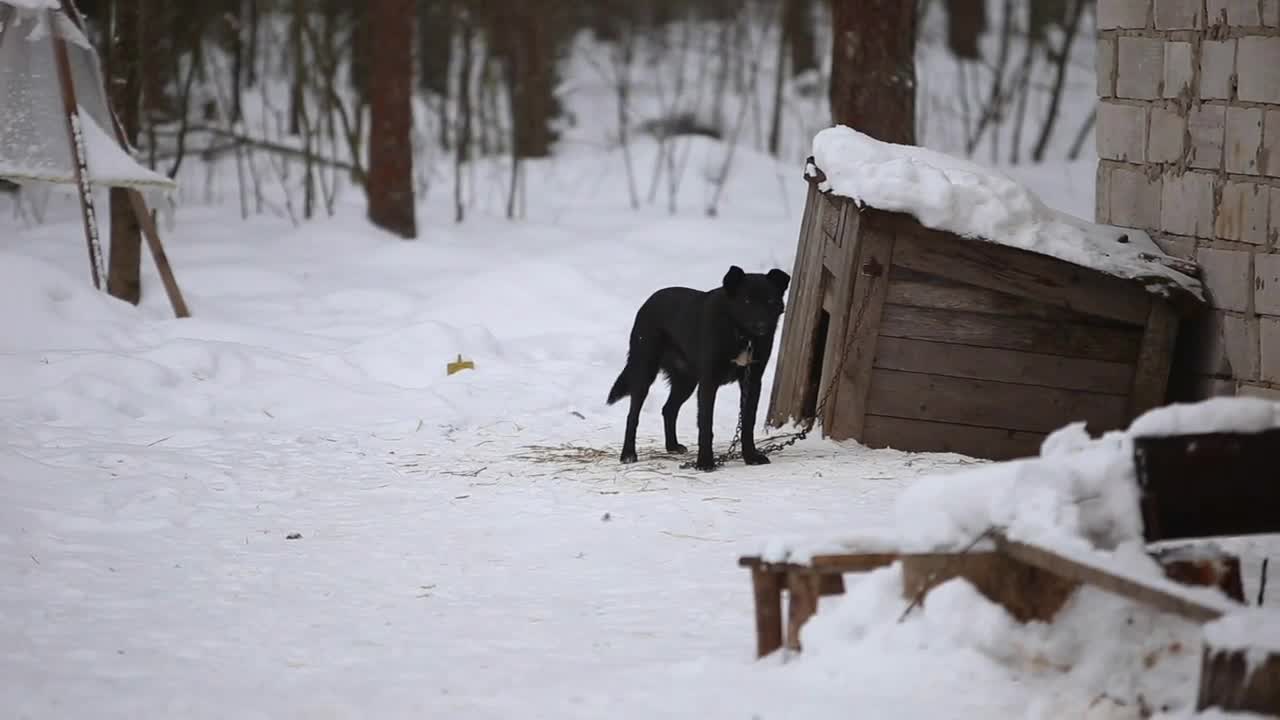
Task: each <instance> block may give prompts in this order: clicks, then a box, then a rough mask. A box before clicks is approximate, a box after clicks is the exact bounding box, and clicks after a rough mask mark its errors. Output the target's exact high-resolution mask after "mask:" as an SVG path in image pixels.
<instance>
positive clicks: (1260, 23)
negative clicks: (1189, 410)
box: [1097, 0, 1280, 399]
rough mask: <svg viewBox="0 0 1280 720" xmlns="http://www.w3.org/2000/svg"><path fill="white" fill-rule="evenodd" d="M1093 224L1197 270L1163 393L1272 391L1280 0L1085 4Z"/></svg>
mask: <svg viewBox="0 0 1280 720" xmlns="http://www.w3.org/2000/svg"><path fill="white" fill-rule="evenodd" d="M1097 17H1098V34H1099V38H1098V53H1097V69H1098V96H1099V105H1098V125H1097V143H1098V156H1099V162H1098V195H1097V215H1098V220H1099V222H1106V223H1112V224H1115V225H1123V226H1126V227H1135V228H1141V229H1143V230H1146V231H1148V232H1149V233H1150V234H1151V235H1152V237H1154V238H1155V240H1156V242H1158V243H1159V244H1160V245H1161V247H1163V248H1164V249H1165V250H1166V252H1169V253H1170V254H1171V255H1177V256H1179V257H1184V258H1192V259H1194V260H1196V262H1198V263H1199V264H1200V266H1201V268H1202V271H1203V280H1204V282H1205V286H1206V288H1207V290H1208V295H1209V298H1210V302H1211V304H1212V305H1213V312H1212V313H1210V314H1209V315H1208V316H1207V317H1206V319H1204V320H1203V321H1201V322H1198V323H1195V324H1194V325H1192V326H1190V327H1186V326H1184V330H1183V333H1182V336H1181V338H1180V340H1179V345H1178V351H1177V357H1176V359H1175V364H1174V378H1173V383H1172V387H1171V391H1172V393H1173V397H1174V399H1195V398H1202V397H1207V396H1209V395H1223V394H1228V395H1229V394H1237V393H1238V394H1250V395H1262V396H1267V397H1272V398H1275V399H1280V0H1098V15H1097Z"/></svg>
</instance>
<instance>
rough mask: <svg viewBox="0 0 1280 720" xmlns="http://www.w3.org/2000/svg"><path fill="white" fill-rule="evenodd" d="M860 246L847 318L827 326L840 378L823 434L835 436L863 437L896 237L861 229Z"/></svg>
mask: <svg viewBox="0 0 1280 720" xmlns="http://www.w3.org/2000/svg"><path fill="white" fill-rule="evenodd" d="M857 246H858V247H857V252H858V255H857V258H856V260H855V261H854V263H853V268H852V270H851V271H850V274H852V275H854V277H855V280H854V281H853V288H852V297H851V299H850V303H849V306H848V309H847V310H845V321H844V322H842V323H840V325H839V326H838V327H836V325H835V323H832V329H831V330H829V331H828V332H829V335H830V340H831V342H829V343H828V348H831V350H830V351H829V352H828V353H827V362H828V364H831V365H833V366H836V367H833V368H832V370H833V371H834V370H835V369H837V367H838V368H839V370H840V373H839V375H838V376H837V377H836V381H835V387H834V391H833V393H832V394H833V395H834V397H833V398H831V399H829V400H828V401H827V406H826V417H825V418H824V420H823V423H824V424H823V434H825V435H826V436H827V437H830V438H832V439H835V440H845V439H848V438H860V437H862V426H863V418H864V416H865V415H866V412H867V411H866V407H867V395H868V393H869V392H870V390H871V369H872V362H873V360H874V359H875V353H876V340H877V338H878V337H879V335H880V320H881V318H880V315H881V311H882V310H883V308H884V294H885V291H886V290H887V289H888V286H889V282H888V280H889V277H888V273H889V266H890V264H891V263H892V261H893V247H894V237H893V236H892V235H888V234H885V233H883V232H880V231H877V230H866V229H862V230H860V231H859V233H858V239H857ZM846 355H847V357H846ZM828 377H830V375H829V374H828ZM824 387H830V385H827V386H824Z"/></svg>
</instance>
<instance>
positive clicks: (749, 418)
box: [738, 363, 769, 465]
mask: <svg viewBox="0 0 1280 720" xmlns="http://www.w3.org/2000/svg"><path fill="white" fill-rule="evenodd" d="M763 377H764V365H763V364H760V363H752V364H751V365H749V366H747V369H746V372H744V373H743V374H742V377H741V378H739V379H738V390H739V394H740V395H741V396H742V408H741V412H742V415H741V419H742V460H743V462H745V463H746V464H748V465H768V464H769V458H767V457H765V455H764V454H763V453H761V452H760V451H759V450H756V408H757V407H758V406H759V405H760V383H761V380H762V379H763Z"/></svg>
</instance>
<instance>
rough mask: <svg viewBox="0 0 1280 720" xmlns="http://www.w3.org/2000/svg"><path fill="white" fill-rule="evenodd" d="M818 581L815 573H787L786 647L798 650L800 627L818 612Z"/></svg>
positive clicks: (794, 571)
mask: <svg viewBox="0 0 1280 720" xmlns="http://www.w3.org/2000/svg"><path fill="white" fill-rule="evenodd" d="M819 590H820V581H819V576H818V574H817V573H814V572H805V571H803V570H793V571H791V572H789V573H787V638H786V643H785V644H786V648H787V649H788V650H791V651H793V652H799V651H800V629H801V628H803V627H804V624H805V623H807V622H809V618H811V617H813V616H814V615H815V614H816V613H817V612H818V598H819V597H820V593H819Z"/></svg>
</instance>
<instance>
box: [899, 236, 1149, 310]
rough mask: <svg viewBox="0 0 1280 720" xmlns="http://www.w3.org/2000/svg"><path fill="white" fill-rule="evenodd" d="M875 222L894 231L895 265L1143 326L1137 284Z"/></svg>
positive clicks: (1144, 302)
mask: <svg viewBox="0 0 1280 720" xmlns="http://www.w3.org/2000/svg"><path fill="white" fill-rule="evenodd" d="M875 213H876V214H875V215H874V217H875V218H876V223H877V224H882V225H884V226H886V227H896V228H911V229H910V230H899V234H900V235H901V236H902V238H901V240H902V241H901V242H900V243H899V250H900V254H899V255H898V256H897V258H896V260H895V264H898V265H901V266H903V267H905V268H907V269H909V270H915V271H917V272H922V273H928V274H930V275H938V276H941V277H945V278H947V279H950V280H953V281H956V282H961V283H965V284H968V285H976V286H978V287H983V288H987V289H988V290H995V291H997V292H1002V293H1008V294H1013V295H1017V296H1020V297H1024V298H1028V299H1031V300H1035V301H1036V302H1040V303H1046V304H1050V305H1054V306H1056V307H1060V308H1065V309H1068V310H1072V311H1074V312H1078V313H1084V314H1086V315H1092V316H1095V317H1099V318H1107V319H1109V320H1114V321H1118V322H1122V323H1126V324H1132V325H1140V324H1142V323H1144V322H1146V319H1147V312H1148V310H1149V307H1150V298H1151V296H1150V294H1149V293H1148V292H1147V291H1146V290H1144V289H1143V288H1141V287H1140V286H1139V285H1138V284H1137V283H1134V282H1132V281H1129V280H1122V279H1120V278H1116V277H1111V276H1109V275H1105V274H1103V273H1101V272H1098V271H1097V270H1090V269H1088V268H1084V267H1080V266H1079V265H1074V264H1072V263H1069V262H1066V261H1064V260H1058V259H1057V258H1052V257H1048V256H1045V255H1040V254H1038V253H1033V252H1030V251H1027V250H1021V249H1018V248H1011V247H1008V246H1005V245H1000V244H998V243H992V242H985V241H982V240H973V239H969V238H961V237H957V236H955V235H951V234H949V233H941V232H938V231H935V230H929V229H927V228H924V227H922V226H920V225H918V224H915V225H914V227H912V223H911V222H905V221H904V220H903V219H902V218H903V217H907V218H909V216H899V217H897V218H896V219H890V218H891V216H890V215H889V214H887V213H882V212H879V211H875Z"/></svg>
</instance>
